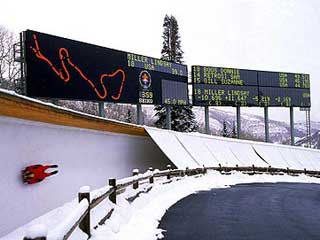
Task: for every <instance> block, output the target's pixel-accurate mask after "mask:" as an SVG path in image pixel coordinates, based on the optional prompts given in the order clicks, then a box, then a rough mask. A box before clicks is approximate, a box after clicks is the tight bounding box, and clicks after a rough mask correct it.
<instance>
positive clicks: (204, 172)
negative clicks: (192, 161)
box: [202, 164, 207, 174]
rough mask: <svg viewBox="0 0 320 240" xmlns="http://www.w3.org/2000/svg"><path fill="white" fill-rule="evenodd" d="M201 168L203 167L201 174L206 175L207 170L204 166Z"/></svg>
mask: <svg viewBox="0 0 320 240" xmlns="http://www.w3.org/2000/svg"><path fill="white" fill-rule="evenodd" d="M202 166H203V174H206V173H207V168H206V167H205V166H204V164H203V165H202Z"/></svg>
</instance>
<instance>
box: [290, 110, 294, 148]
mask: <svg viewBox="0 0 320 240" xmlns="http://www.w3.org/2000/svg"><path fill="white" fill-rule="evenodd" d="M290 137H291V141H290V142H291V145H292V146H294V116H293V107H290Z"/></svg>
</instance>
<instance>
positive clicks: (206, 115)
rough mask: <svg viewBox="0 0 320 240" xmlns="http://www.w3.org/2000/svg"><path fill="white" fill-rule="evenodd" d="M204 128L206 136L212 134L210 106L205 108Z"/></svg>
mask: <svg viewBox="0 0 320 240" xmlns="http://www.w3.org/2000/svg"><path fill="white" fill-rule="evenodd" d="M204 126H205V132H206V134H210V126H209V106H205V107H204Z"/></svg>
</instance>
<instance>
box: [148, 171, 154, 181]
mask: <svg viewBox="0 0 320 240" xmlns="http://www.w3.org/2000/svg"><path fill="white" fill-rule="evenodd" d="M149 171H150V172H151V175H150V177H149V183H150V184H151V183H153V182H154V179H153V168H152V167H149Z"/></svg>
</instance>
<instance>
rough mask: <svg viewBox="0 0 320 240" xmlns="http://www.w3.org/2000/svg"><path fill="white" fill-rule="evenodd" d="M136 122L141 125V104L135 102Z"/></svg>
mask: <svg viewBox="0 0 320 240" xmlns="http://www.w3.org/2000/svg"><path fill="white" fill-rule="evenodd" d="M137 124H138V125H142V106H141V104H139V103H138V104H137Z"/></svg>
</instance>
